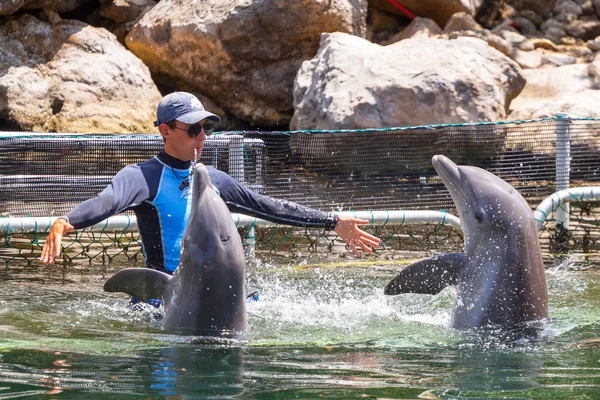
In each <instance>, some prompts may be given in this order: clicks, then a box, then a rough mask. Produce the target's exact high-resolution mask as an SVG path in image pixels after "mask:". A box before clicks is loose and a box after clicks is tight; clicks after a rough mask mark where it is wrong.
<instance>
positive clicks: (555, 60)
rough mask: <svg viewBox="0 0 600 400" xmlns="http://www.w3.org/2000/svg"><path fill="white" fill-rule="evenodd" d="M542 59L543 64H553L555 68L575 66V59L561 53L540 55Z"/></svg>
mask: <svg viewBox="0 0 600 400" xmlns="http://www.w3.org/2000/svg"><path fill="white" fill-rule="evenodd" d="M542 59H543V60H544V62H545V63H549V64H554V65H557V66H561V65H569V64H575V63H576V62H577V58H575V57H573V56H570V55H567V54H561V53H549V54H544V55H542Z"/></svg>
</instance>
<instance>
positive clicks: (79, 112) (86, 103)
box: [0, 14, 161, 133]
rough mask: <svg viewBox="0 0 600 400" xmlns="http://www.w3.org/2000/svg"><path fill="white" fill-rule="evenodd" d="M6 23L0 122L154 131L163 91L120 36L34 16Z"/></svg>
mask: <svg viewBox="0 0 600 400" xmlns="http://www.w3.org/2000/svg"><path fill="white" fill-rule="evenodd" d="M2 22H3V23H2V24H1V25H0V48H2V51H3V57H2V58H1V59H0V118H2V119H6V120H8V121H11V122H12V123H14V124H16V125H18V126H19V127H20V128H21V129H24V130H33V131H49V132H78V133H104V132H106V133H108V132H111V133H114V132H151V131H154V130H155V128H154V127H153V124H152V122H153V121H154V119H155V112H156V104H157V103H158V101H159V100H160V97H161V95H160V92H159V91H158V89H157V88H156V86H155V85H154V83H153V82H152V79H151V77H150V72H149V71H148V68H147V67H146V66H145V65H144V64H143V63H142V62H141V61H140V60H139V59H137V58H136V57H135V56H133V54H131V53H130V52H129V51H127V50H126V49H125V48H124V47H123V46H122V45H121V44H120V43H118V42H117V40H116V39H115V37H114V35H112V34H111V33H109V32H108V31H106V30H105V29H102V28H94V27H92V26H89V25H87V24H85V23H82V22H78V21H73V20H62V21H60V22H59V23H57V24H53V25H51V24H48V23H46V22H42V21H40V20H38V19H36V18H34V17H32V16H29V15H26V14H25V15H23V16H21V17H20V18H18V19H17V18H13V17H8V18H6V19H4V20H3V21H2Z"/></svg>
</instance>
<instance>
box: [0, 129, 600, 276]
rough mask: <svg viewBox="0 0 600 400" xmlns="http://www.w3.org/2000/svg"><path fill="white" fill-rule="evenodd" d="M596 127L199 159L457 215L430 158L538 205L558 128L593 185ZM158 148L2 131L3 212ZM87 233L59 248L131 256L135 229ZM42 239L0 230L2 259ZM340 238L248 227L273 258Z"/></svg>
mask: <svg viewBox="0 0 600 400" xmlns="http://www.w3.org/2000/svg"><path fill="white" fill-rule="evenodd" d="M598 128H600V120H595V119H565V118H548V119H542V120H535V121H515V122H501V123H480V124H463V125H435V126H422V127H406V128H393V129H373V130H352V131H294V132H261V131H237V132H221V133H219V134H216V135H213V138H211V139H210V140H209V141H207V143H206V146H205V149H204V151H203V153H202V158H201V161H202V162H203V163H205V164H207V165H215V166H216V167H217V168H219V169H221V170H223V171H225V172H228V173H230V174H231V175H232V176H233V177H234V178H236V179H238V180H240V181H242V182H244V183H245V184H246V185H248V186H250V187H252V188H253V189H255V190H257V191H259V192H262V193H264V194H267V195H269V196H273V197H277V198H282V199H287V200H292V201H296V202H298V203H301V204H304V205H307V206H310V207H313V208H317V209H321V210H326V211H331V210H333V211H348V210H446V211H448V212H449V213H452V214H455V215H456V211H455V210H454V205H453V202H452V200H451V198H450V196H449V194H448V191H447V190H446V188H445V187H444V185H443V183H442V182H441V180H440V179H439V177H438V176H437V174H436V173H435V170H434V169H433V166H432V164H431V158H432V156H433V155H435V154H444V155H446V156H448V157H449V158H450V159H452V160H453V161H454V162H456V163H457V164H462V165H474V166H479V167H482V168H485V169H487V170H488V171H490V172H492V173H494V174H496V175H498V176H500V177H501V178H503V179H504V180H506V181H507V182H509V183H510V184H511V185H513V186H514V187H515V188H516V189H517V190H519V192H520V193H521V194H522V195H523V196H524V197H525V199H526V200H527V201H528V202H529V204H531V206H532V207H535V206H537V205H538V204H539V203H540V202H541V201H542V200H543V199H544V198H546V197H547V196H549V195H550V194H552V193H553V192H554V191H556V190H557V187H556V176H557V168H556V165H557V159H556V154H557V142H558V141H559V135H558V134H557V132H559V133H560V132H563V133H564V132H568V133H569V135H570V185H571V186H595V185H598V181H599V180H600V162H599V161H598V160H599V157H598V156H599V154H598V152H599V149H600V138H599V135H598V132H599V129H598ZM162 145H163V143H162V138H161V137H160V136H159V135H68V134H21V133H13V134H4V135H0V185H2V191H1V192H0V215H1V216H2V217H23V216H58V215H63V214H65V213H66V212H67V211H68V210H70V209H71V208H72V207H73V206H74V205H76V204H77V203H79V202H81V201H83V200H86V199H88V198H90V197H92V196H95V195H96V194H97V193H98V192H99V191H101V190H102V189H103V188H104V187H105V186H106V185H107V184H108V183H109V182H110V179H111V178H112V176H113V175H114V174H115V173H116V172H117V171H118V170H120V169H121V168H123V167H124V166H125V165H127V164H132V163H138V162H141V161H145V160H147V159H148V158H150V157H152V156H153V155H155V154H156V153H157V152H158V151H159V150H160V149H162ZM241 162H243V164H242V163H241ZM597 211H598V210H597V205H596V204H582V205H580V206H575V207H572V208H571V214H572V216H573V221H572V223H571V228H570V231H569V235H571V236H570V237H569V240H570V243H571V245H572V247H579V248H580V249H581V251H583V252H586V253H587V252H588V251H593V250H594V249H596V247H597V246H596V243H597V242H598V235H597V231H598V221H597V215H598V214H597ZM550 218H552V217H550ZM368 229H370V230H371V231H372V232H374V233H375V234H376V235H379V236H380V237H382V239H384V249H383V250H380V251H378V254H379V256H380V257H391V258H393V257H394V255H393V254H392V253H390V252H388V253H387V255H386V251H385V250H393V249H395V250H398V249H402V250H407V249H408V250H410V249H415V250H416V249H427V250H431V251H438V250H439V249H442V248H443V247H444V246H445V247H454V248H460V247H461V246H462V239H461V237H460V232H455V231H453V230H452V229H450V228H447V227H443V226H436V225H431V226H422V227H407V226H398V225H397V224H392V223H389V224H384V225H383V226H381V225H380V226H373V227H369V228H368ZM242 234H243V235H245V233H244V232H242ZM76 235H81V236H80V237H78V236H76ZM84 235H88V236H86V237H84ZM94 235H99V234H97V233H89V232H88V233H85V232H84V233H78V234H72V235H71V237H70V238H71V239H72V241H73V243H72V244H70V245H69V244H66V245H65V247H66V253H65V254H66V255H67V259H68V260H71V259H74V258H78V257H82V258H84V259H87V260H94V261H99V262H106V261H110V260H112V259H113V258H114V257H117V256H126V257H127V259H128V260H129V259H135V258H136V257H138V256H137V255H136V254H137V253H138V252H139V241H138V238H137V237H136V236H135V234H130V233H127V234H126V233H124V232H122V233H116V234H115V233H114V232H111V233H108V232H106V233H104V235H105V236H104V237H102V238H96V237H94ZM111 235H112V236H111ZM115 235H117V236H115ZM119 235H121V236H119ZM130 235H133V236H130ZM555 235H556V233H555V232H554V228H553V225H552V224H546V227H545V228H543V230H542V232H541V237H542V238H547V239H548V240H546V241H545V242H544V244H543V245H544V247H545V249H546V250H547V251H551V250H552V246H551V240H550V238H551V237H554V236H555ZM44 236H45V229H41V230H40V232H38V233H36V234H33V235H21V236H19V235H17V234H16V233H11V232H9V233H6V234H4V236H3V237H2V239H3V242H4V245H5V246H4V249H3V251H2V252H1V254H0V257H2V258H3V260H5V262H7V263H8V261H6V260H9V261H11V260H16V259H27V260H29V261H28V262H29V263H30V264H31V262H32V261H31V260H32V259H34V258H35V256H36V255H37V254H39V249H40V243H39V242H40V239H43V238H44ZM340 243H342V242H341V241H340V240H339V239H338V238H336V237H335V235H333V236H332V233H331V232H324V231H320V230H307V229H298V228H290V227H276V228H265V229H259V230H257V233H256V244H257V250H258V251H259V253H260V252H263V253H264V254H270V255H275V254H278V255H290V256H291V255H301V256H304V255H307V254H313V253H320V252H324V253H335V254H337V253H340V254H341V253H343V254H348V253H347V252H346V251H345V249H344V248H343V246H340ZM41 244H43V242H42V243H41ZM340 248H341V250H340ZM94 249H96V250H94ZM336 249H337V250H336Z"/></svg>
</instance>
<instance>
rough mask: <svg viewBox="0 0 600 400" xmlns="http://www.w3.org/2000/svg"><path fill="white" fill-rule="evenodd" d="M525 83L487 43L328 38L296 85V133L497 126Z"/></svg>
mask: <svg viewBox="0 0 600 400" xmlns="http://www.w3.org/2000/svg"><path fill="white" fill-rule="evenodd" d="M524 84H525V81H524V79H523V78H522V76H521V74H520V68H519V67H518V65H517V64H516V63H515V62H513V61H512V60H510V59H509V58H508V57H505V56H504V55H502V54H501V53H499V52H498V51H496V50H494V49H492V48H490V47H489V46H487V45H486V43H485V42H483V41H481V40H479V39H475V38H459V39H456V40H443V39H429V38H416V39H407V40H403V41H400V42H397V43H395V44H393V45H389V46H385V47H384V46H378V45H375V44H372V43H369V42H367V41H365V40H364V39H360V38H357V37H353V36H350V35H346V34H341V33H334V34H324V35H323V38H322V41H321V48H320V50H319V52H318V53H317V55H316V56H315V58H313V59H312V60H310V61H306V62H304V63H303V64H302V67H301V69H300V71H299V72H298V76H297V77H296V81H295V87H294V104H295V112H294V117H293V119H292V123H291V128H292V129H343V128H376V127H389V126H405V125H422V124H432V123H459V122H470V121H496V120H502V119H504V117H505V116H506V110H507V109H508V105H509V104H510V101H511V99H512V98H514V97H515V96H516V95H517V94H518V93H519V92H520V90H521V88H522V87H523V85H524Z"/></svg>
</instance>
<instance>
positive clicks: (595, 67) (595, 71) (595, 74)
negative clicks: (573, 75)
mask: <svg viewBox="0 0 600 400" xmlns="http://www.w3.org/2000/svg"><path fill="white" fill-rule="evenodd" d="M587 74H588V76H589V77H590V78H591V79H592V80H593V81H594V89H599V88H600V58H597V59H595V60H593V61H592V62H591V63H589V64H588V65H587Z"/></svg>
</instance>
